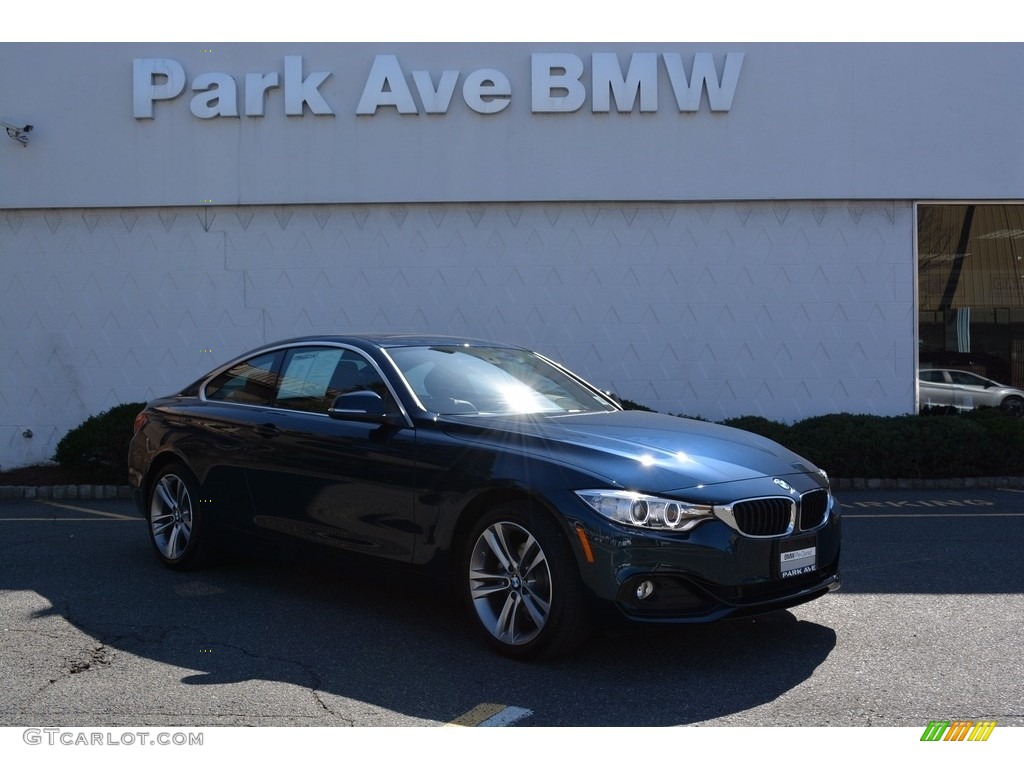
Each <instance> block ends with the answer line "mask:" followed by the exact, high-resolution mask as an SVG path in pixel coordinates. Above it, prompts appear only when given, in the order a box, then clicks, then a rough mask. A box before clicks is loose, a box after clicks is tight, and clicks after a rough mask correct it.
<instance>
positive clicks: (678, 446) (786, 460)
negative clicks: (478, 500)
mask: <svg viewBox="0 0 1024 768" xmlns="http://www.w3.org/2000/svg"><path fill="white" fill-rule="evenodd" d="M439 421H440V423H441V426H442V428H444V429H446V430H449V431H452V430H454V431H457V432H459V433H460V436H461V437H462V439H466V438H467V437H468V435H467V434H466V432H467V431H478V433H479V437H478V439H479V440H481V441H485V442H492V441H500V442H502V443H505V444H507V443H508V441H509V440H510V439H511V438H513V437H514V438H515V449H516V450H517V451H521V452H524V453H528V454H530V455H533V456H539V457H547V458H550V459H553V460H556V461H559V462H561V463H564V464H569V465H571V466H574V467H576V468H578V469H582V470H584V471H587V472H590V473H592V474H595V475H600V476H602V477H604V478H606V479H607V480H609V481H612V482H614V483H616V484H618V485H622V486H625V487H632V488H643V489H644V490H646V491H648V492H668V491H672V490H684V489H687V488H692V487H694V486H706V485H713V484H719V483H726V482H734V481H737V480H751V479H756V478H764V477H782V476H786V475H790V476H791V475H796V474H804V475H806V474H815V473H817V472H818V470H817V468H816V467H815V466H814V465H813V464H812V463H811V462H809V461H807V460H806V459H803V458H801V457H800V456H798V455H797V454H795V453H793V452H792V451H790V450H788V449H787V448H784V447H782V446H781V445H779V444H778V443H776V442H773V441H772V440H768V439H767V438H764V437H761V436H760V435H755V434H753V433H751V432H745V431H743V430H740V429H734V428H732V427H725V426H722V425H721V424H711V423H708V422H702V421H695V420H693V419H686V418H682V417H678V416H669V415H666V414H659V413H648V412H646V411H612V412H605V413H586V414H569V415H560V416H545V415H542V414H533V415H525V416H500V417H499V416H445V417H441V418H440V420H439Z"/></svg>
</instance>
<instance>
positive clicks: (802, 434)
mask: <svg viewBox="0 0 1024 768" xmlns="http://www.w3.org/2000/svg"><path fill="white" fill-rule="evenodd" d="M144 405H145V404H144V403H125V404H123V405H119V406H115V407H114V408H111V409H110V410H108V411H104V412H103V413H101V414H98V415H96V416H92V417H90V418H89V419H87V420H86V421H85V422H83V423H82V424H81V425H79V426H78V427H76V428H75V429H73V430H71V431H70V432H68V433H67V434H66V435H65V436H64V438H63V439H62V440H61V441H60V443H59V444H58V445H57V453H56V455H55V456H54V459H55V460H56V461H57V463H59V464H60V465H61V466H63V467H66V468H69V469H78V470H89V471H90V472H91V473H92V474H93V475H94V477H95V481H94V482H97V483H109V482H125V478H126V476H127V470H126V467H125V463H126V459H127V455H128V442H129V441H130V440H131V436H132V421H133V420H134V418H135V415H136V414H137V413H138V412H139V411H140V410H142V408H143V406H144ZM624 405H625V406H626V407H627V408H633V409H639V410H647V411H649V410H651V409H650V408H647V407H645V406H643V405H641V404H639V403H634V402H631V401H628V400H626V401H624ZM721 423H722V424H725V425H727V426H730V427H738V428H740V429H745V430H748V431H750V432H756V433H757V434H759V435H764V436H765V437H768V438H770V439H772V440H775V441H776V442H778V443H781V444H782V445H784V446H786V447H787V448H789V449H791V450H793V451H795V452H796V453H798V454H800V455H801V456H806V457H807V458H808V459H810V460H811V461H813V462H814V463H815V464H817V465H818V466H819V467H821V468H822V469H824V470H826V471H827V472H828V473H829V475H831V476H832V477H849V478H853V477H871V478H876V477H877V478H902V479H916V478H922V479H925V478H947V477H999V476H1013V475H1024V419H1021V418H1019V417H1016V416H1012V415H1009V414H1006V413H1004V412H1002V411H1000V410H996V409H992V408H981V409H978V410H975V411H968V412H966V413H960V414H958V413H950V414H947V413H941V412H939V413H935V412H933V413H928V414H923V415H920V416H913V415H910V416H868V415H863V414H850V413H837V414H830V415H827V416H815V417H812V418H809V419H804V420H803V421H798V422H796V423H794V424H783V423H781V422H777V421H771V420H770V419H766V418H763V417H760V416H743V417H740V418H735V419H726V420H725V421H723V422H721Z"/></svg>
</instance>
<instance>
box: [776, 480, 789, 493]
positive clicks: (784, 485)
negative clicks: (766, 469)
mask: <svg viewBox="0 0 1024 768" xmlns="http://www.w3.org/2000/svg"><path fill="white" fill-rule="evenodd" d="M772 482H773V483H775V484H776V485H777V486H779V488H781V489H782V490H784V491H785V492H786V493H792V492H793V486H792V485H790V484H789V483H787V482H786V481H785V480H782V479H780V478H778V477H773V478H772Z"/></svg>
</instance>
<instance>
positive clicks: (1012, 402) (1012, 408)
mask: <svg viewBox="0 0 1024 768" xmlns="http://www.w3.org/2000/svg"><path fill="white" fill-rule="evenodd" d="M1001 405H1002V408H1003V410H1004V411H1006V412H1007V413H1012V414H1013V415H1014V416H1024V398H1020V397H1016V396H1014V395H1012V396H1010V397H1007V398H1005V399H1004V400H1003V402H1002V403H1001Z"/></svg>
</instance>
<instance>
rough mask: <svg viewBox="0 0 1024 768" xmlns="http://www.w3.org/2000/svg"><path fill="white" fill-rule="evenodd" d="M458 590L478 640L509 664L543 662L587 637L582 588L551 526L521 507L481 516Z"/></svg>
mask: <svg viewBox="0 0 1024 768" xmlns="http://www.w3.org/2000/svg"><path fill="white" fill-rule="evenodd" d="M462 587H463V590H464V595H465V600H466V603H467V605H468V607H469V612H470V615H471V616H472V618H473V619H474V620H475V623H476V625H477V626H478V627H479V629H480V630H481V632H482V634H483V637H484V639H485V640H486V641H487V642H488V643H489V644H490V645H491V646H492V647H493V648H495V649H497V650H498V651H499V652H501V653H503V654H505V655H507V656H512V657H515V658H529V657H544V658H550V657H553V656H558V655H561V654H564V653H566V652H568V651H570V650H572V649H573V648H575V647H577V646H578V645H579V644H580V643H582V642H583V641H584V640H585V639H586V637H587V634H588V623H587V618H586V615H585V611H584V605H583V587H582V584H581V582H580V577H579V573H578V571H577V568H576V563H575V560H574V558H573V555H572V552H571V550H570V549H569V545H568V542H567V541H566V539H565V536H564V535H563V534H562V532H561V531H560V530H559V529H558V527H557V525H556V524H555V522H554V521H553V520H552V519H551V518H550V517H549V516H548V515H546V514H544V513H543V512H541V511H539V510H536V509H534V508H532V507H530V506H529V505H526V504H522V503H511V504H504V505H501V506H499V507H496V508H495V509H493V510H491V511H490V512H488V513H487V514H485V515H483V516H482V517H481V518H480V519H479V520H478V521H477V522H476V524H475V525H474V527H473V529H472V531H471V532H470V535H469V537H468V539H467V546H466V549H465V552H464V555H463V558H462Z"/></svg>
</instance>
